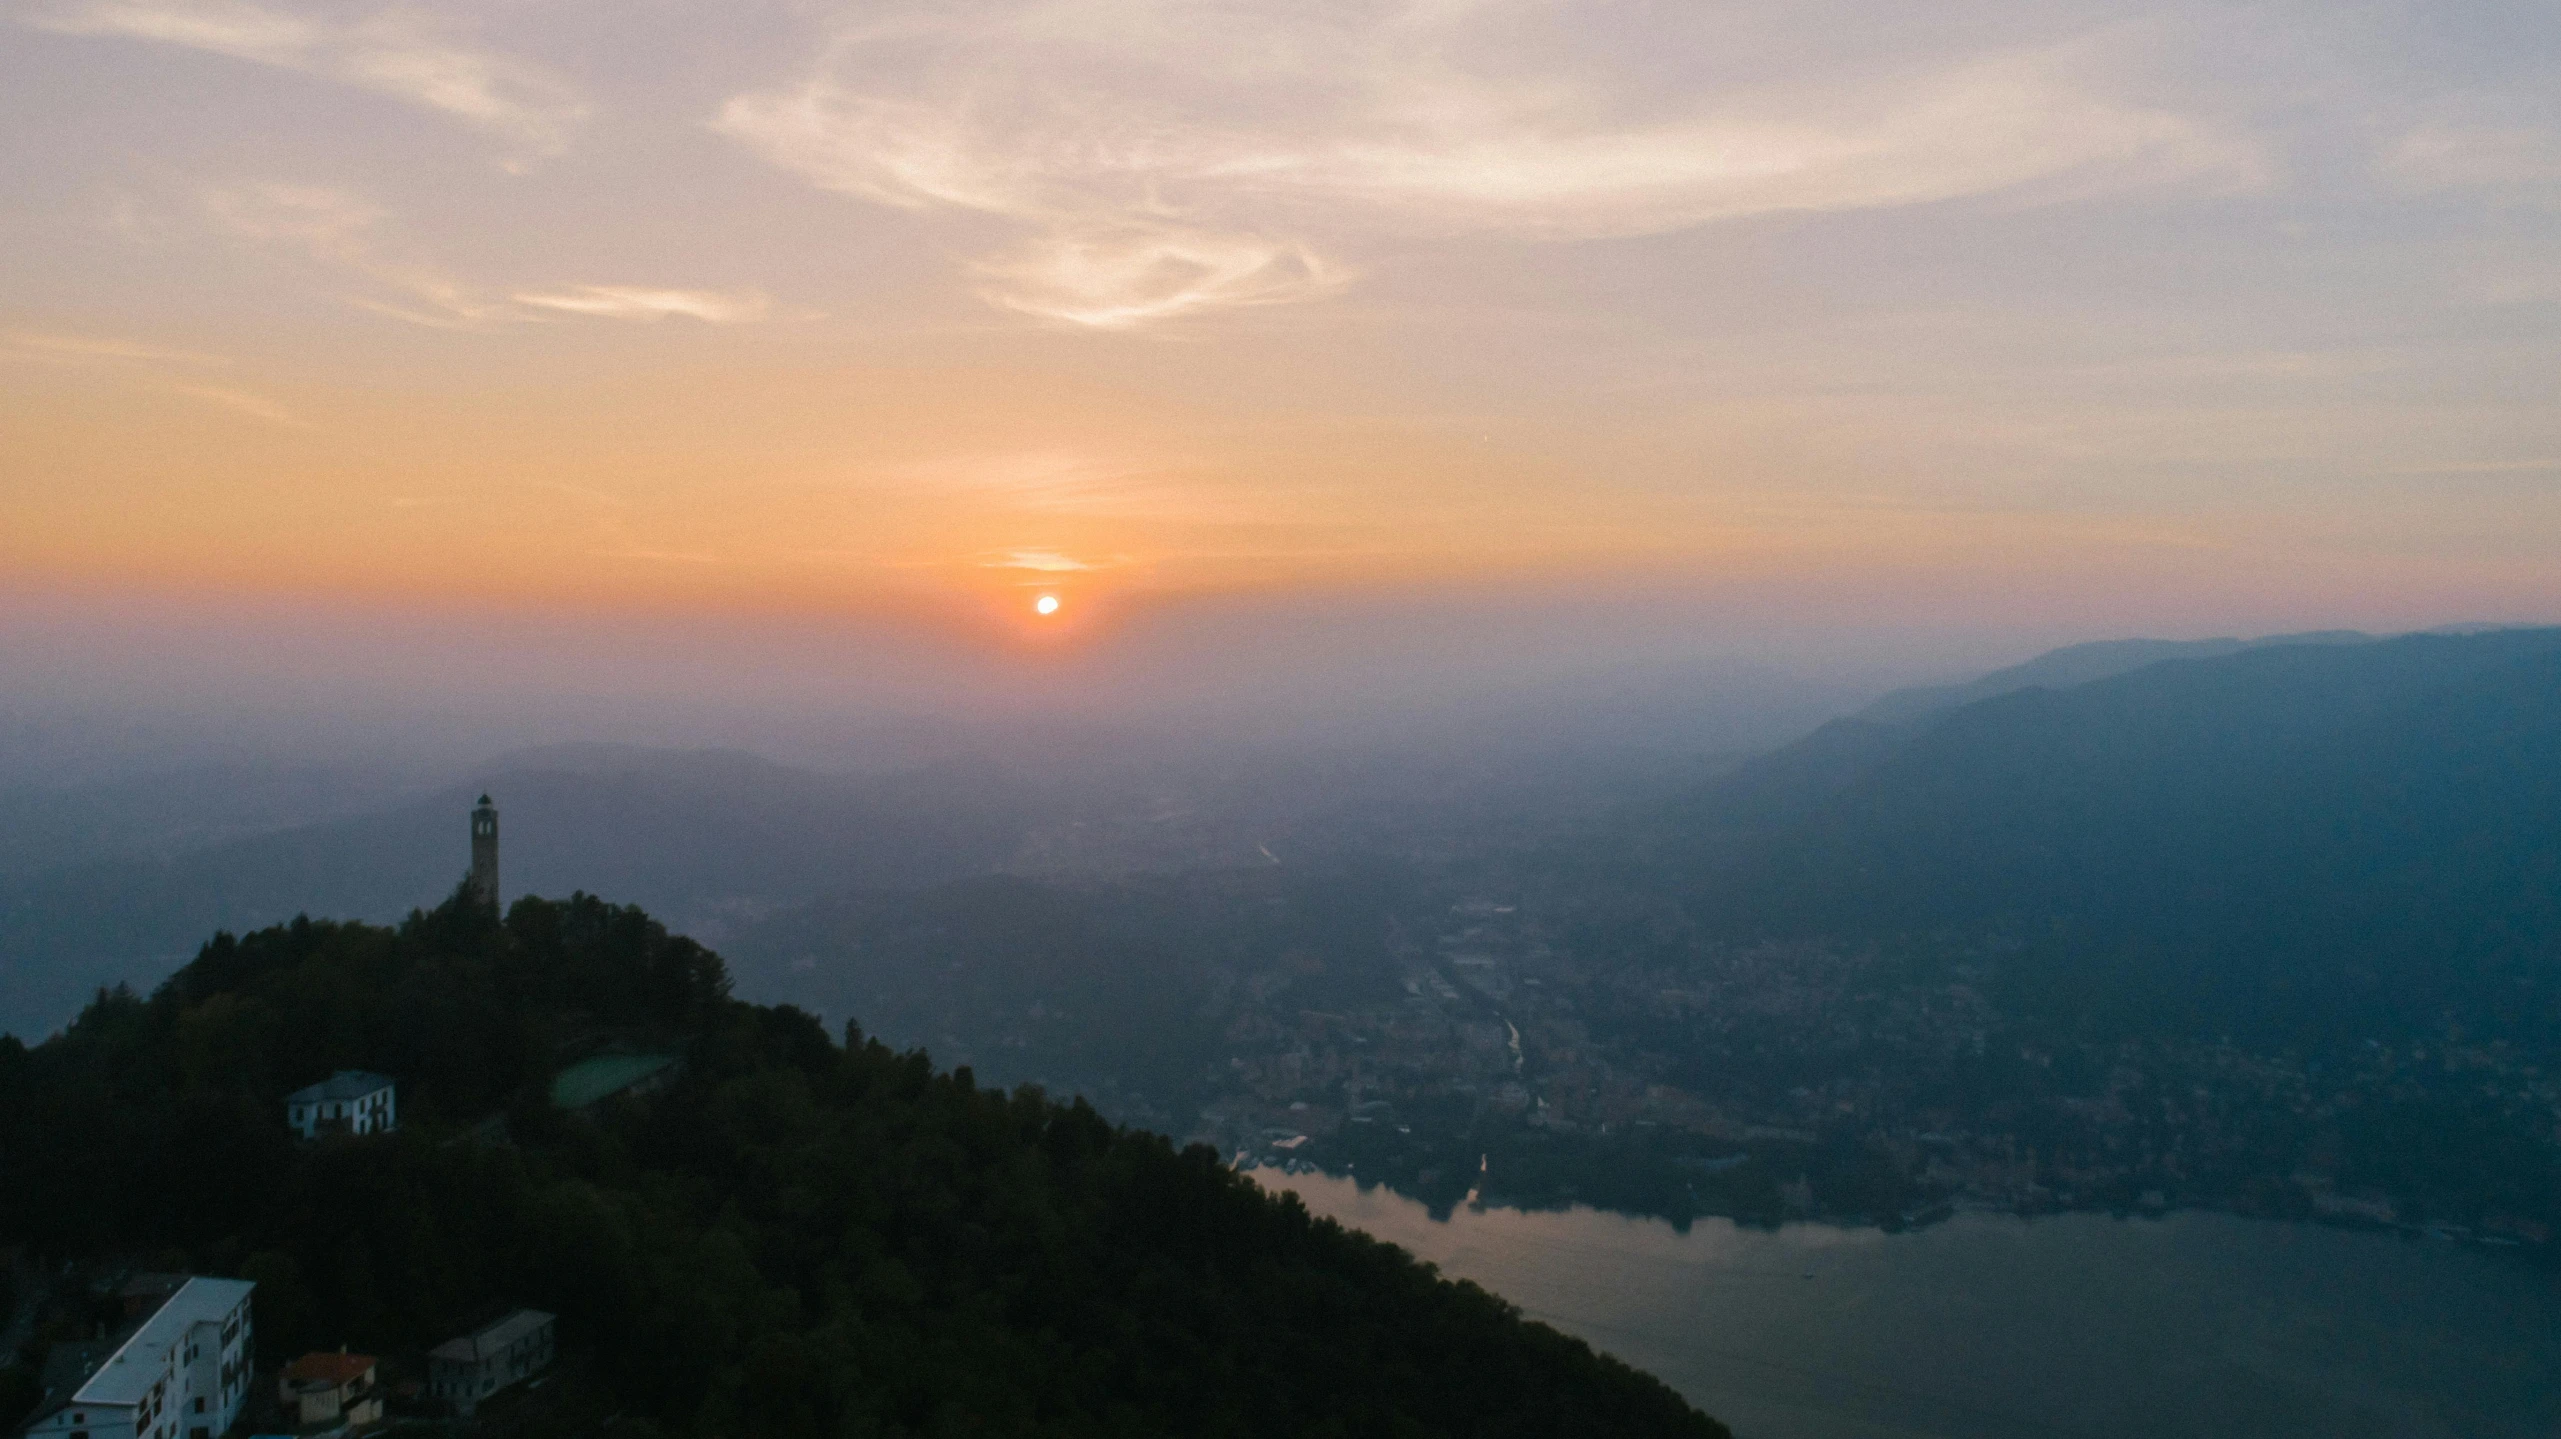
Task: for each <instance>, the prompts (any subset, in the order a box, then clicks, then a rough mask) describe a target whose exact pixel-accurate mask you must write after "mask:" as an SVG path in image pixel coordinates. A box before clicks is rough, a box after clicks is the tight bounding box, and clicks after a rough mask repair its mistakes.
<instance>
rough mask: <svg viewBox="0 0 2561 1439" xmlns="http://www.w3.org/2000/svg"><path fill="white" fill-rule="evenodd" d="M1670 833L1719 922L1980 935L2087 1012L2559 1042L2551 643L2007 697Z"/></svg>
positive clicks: (1712, 800)
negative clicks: (2461, 1032)
mask: <svg viewBox="0 0 2561 1439" xmlns="http://www.w3.org/2000/svg"><path fill="white" fill-rule="evenodd" d="M2325 638H2326V637H2325ZM1685 823H1687V824H1688V825H1689V826H1690V828H1689V830H1688V831H1687V833H1688V834H1689V835H1690V842H1691V843H1692V844H1693V845H1694V846H1695V848H1694V849H1693V850H1692V856H1693V868H1692V873H1693V877H1694V878H1696V879H1697V881H1698V884H1699V890H1698V903H1699V906H1700V910H1701V912H1702V913H1705V914H1709V915H1712V916H1714V917H1715V922H1716V923H1718V924H1720V925H1724V926H1727V927H1730V928H1740V929H1757V930H1762V931H1792V932H1808V931H1816V930H1820V931H1826V932H1831V933H1835V934H1840V933H1860V932H1865V933H1902V934H1919V933H1929V932H1950V933H1955V934H1959V935H1964V936H1968V937H1980V936H1984V935H1987V934H2004V935H2008V936H2010V937H2012V938H2013V939H2015V940H2017V941H2019V942H2020V943H2023V944H2026V945H2028V946H2029V947H2030V949H2031V952H2032V954H2033V956H2034V961H2033V964H2032V965H2028V966H2022V967H2021V968H2020V969H2019V970H2018V974H2019V975H2020V977H2022V978H2023V979H2024V980H2026V981H2027V989H2028V990H2030V991H2035V992H2036V993H2035V994H2033V995H2031V996H2030V997H2035V998H2038V999H2039V1002H2042V1003H2046V1004H2050V1005H2055V1006H2061V1007H2064V1008H2069V1009H2075V1010H2077V1011H2079V1012H2081V1013H2083V1014H2085V1015H2091V1016H2098V1017H2111V1018H2115V1019H2141V1020H2143V1021H2145V1022H2147V1023H2164V1024H2171V1025H2176V1026H2187V1027H2195V1028H2199V1029H2202V1031H2203V1032H2206V1033H2209V1034H2210V1033H2227V1034H2236V1035H2239V1034H2251V1035H2254V1036H2255V1037H2257V1038H2260V1039H2264V1040H2290V1039H2291V1038H2294V1037H2298V1036H2304V1035H2309V1034H2316V1033H2317V1034H2327V1035H2330V1036H2332V1037H2337V1036H2340V1035H2353V1034H2358V1033H2364V1034H2377V1033H2392V1032H2397V1031H2399V1030H2400V1029H2402V1028H2403V1027H2405V1026H2407V1025H2413V1024H2415V1025H2418V1026H2422V1027H2433V1026H2438V1025H2441V1024H2443V1023H2445V1022H2447V1021H2448V1019H2449V1018H2452V1019H2455V1020H2457V1021H2459V1022H2460V1023H2462V1024H2463V1025H2464V1026H2465V1027H2466V1028H2468V1029H2469V1030H2470V1031H2472V1032H2474V1033H2476V1034H2482V1035H2484V1036H2495V1035H2498V1034H2502V1033H2507V1034H2512V1035H2514V1036H2516V1037H2532V1038H2535V1039H2537V1040H2538V1041H2543V1042H2548V1041H2550V1040H2552V1039H2553V1038H2555V1037H2556V1036H2561V1009H2556V1005H2561V630H2549V629H2546V630H2520V631H2506V632H2498V633H2490V634H2479V635H2466V636H2444V635H2421V636H2410V637H2405V638H2402V639H2397V640H2390V641H2383V642H2377V643H2370V644H2343V643H2312V644H2302V645H2277V646H2269V647H2264V648H2255V649H2247V650H2243V651H2240V652H2238V653H2232V654H2228V655H2221V656H2215V657H2206V658H2197V659H2183V660H2174V661H2170V662H2167V663H2161V664H2155V665H2151V666H2148V667H2145V668H2142V669H2138V670H2135V671H2132V672H2130V673H2126V674H2121V675H2117V676H2114V677H2111V678H2106V679H2101V680H2097V681H2093V682H2090V683H2085V684H2079V685H2074V686H2071V687H2068V688H2060V689H2049V688H2029V689H2023V690H2019V691H2016V692H2014V693H2009V694H2004V695H2001V696H1998V697H1996V698H1992V699H1987V700H1983V701H1980V702H1977V703H1973V704H1968V705H1965V706H1962V707H1960V708H1957V709H1955V710H1952V711H1949V712H1947V713H1945V714H1942V715H1939V716H1937V717H1935V718H1932V719H1927V720H1924V721H1921V722H1919V723H1916V724H1909V725H1903V726H1896V727H1882V728H1875V729H1871V730H1869V731H1865V732H1861V733H1859V734H1855V735H1850V734H1844V733H1833V734H1830V735H1828V736H1823V737H1818V739H1817V740H1814V741H1809V742H1807V744H1805V745H1803V746H1800V747H1798V748H1797V749H1796V750H1794V751H1791V752H1784V753H1782V754H1780V755H1777V756H1773V757H1771V758H1770V759H1768V760H1766V761H1763V762H1761V763H1760V764H1758V765H1756V766H1754V767H1753V768H1752V769H1750V770H1749V771H1747V772H1746V773H1744V774H1741V775H1738V776H1736V777H1735V778H1734V779H1733V780H1731V781H1729V782H1727V783H1726V784H1725V785H1724V786H1723V787H1722V788H1720V789H1718V790H1715V791H1712V792H1709V793H1707V794H1705V795H1703V796H1701V797H1700V798H1699V799H1698V800H1697V801H1696V802H1695V803H1694V804H1693V805H1692V806H1691V808H1690V810H1689V811H1688V817H1687V819H1686V821H1685ZM1709 837H1712V838H1709Z"/></svg>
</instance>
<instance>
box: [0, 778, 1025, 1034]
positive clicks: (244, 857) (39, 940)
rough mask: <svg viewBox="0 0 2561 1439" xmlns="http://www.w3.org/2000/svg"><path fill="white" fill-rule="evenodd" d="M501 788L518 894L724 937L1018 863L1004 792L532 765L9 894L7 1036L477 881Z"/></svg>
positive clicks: (5, 924)
mask: <svg viewBox="0 0 2561 1439" xmlns="http://www.w3.org/2000/svg"><path fill="white" fill-rule="evenodd" d="M481 789H489V790H492V791H494V792H496V793H497V794H499V795H500V796H501V797H502V799H503V803H502V805H501V809H502V811H503V814H504V821H503V835H502V837H503V840H504V848H503V854H504V867H505V879H506V885H507V889H508V891H509V892H510V893H526V892H534V893H551V894H565V893H569V892H571V891H573V890H586V891H589V892H604V893H616V894H624V895H630V896H632V897H634V898H635V900H637V901H638V902H641V903H645V904H648V905H650V906H653V907H655V908H657V909H658V910H660V911H661V912H664V913H667V914H669V915H671V916H672V917H674V918H676V919H677V920H678V921H679V923H681V924H683V925H684V926H685V927H686V928H688V929H689V930H691V931H692V932H695V933H700V934H703V935H705V936H706V937H713V938H716V937H717V935H718V934H719V933H720V932H721V929H722V926H723V924H724V923H730V924H734V923H736V922H738V921H740V920H743V919H747V918H752V917H754V916H755V915H757V914H761V913H763V912H765V911H767V910H769V909H773V908H776V907H780V906H784V905H790V904H795V903H799V902H803V901H806V900H810V899H813V898H816V897H818V896H821V895H826V894H833V893H837V892H840V891H843V890H846V889H850V888H854V887H856V886H862V885H881V886H909V885H921V884H928V883H931V882H934V881H936V880H941V879H947V878H952V877H955V876H958V875H963V874H970V873H975V872H978V871H981V870H984V869H986V868H989V867H991V866H993V865H994V864H996V863H997V862H999V861H1000V860H1002V859H1003V858H1004V857H1005V856H1006V855H1007V854H1008V853H1010V852H1011V850H1012V848H1013V847H1014V845H1015V844H1016V843H1017V841H1018V838H1019V832H1020V824H1021V821H1020V818H1019V814H1018V811H1019V809H1020V805H1019V803H1018V802H1016V800H1015V799H1014V797H1013V794H1012V792H1011V791H1010V790H1009V789H1008V787H1007V783H1006V781H1005V780H1004V779H1003V778H1002V777H1001V776H988V775H984V774H980V773H977V772H974V771H965V770H960V771H951V772H943V771H925V772H918V773H915V774H907V775H897V776H888V777H877V778H855V777H844V776H830V775H821V774H815V773H811V772H809V771H805V770H796V769H791V768H788V767H785V766H781V765H776V764H771V763H768V762H766V761H764V760H761V759H757V758H755V757H754V756H751V755H745V754H739V753H735V752H726V751H716V750H715V751H697V752H691V753H667V752H658V751H637V750H629V749H624V748H621V747H617V746H606V745H579V746H562V747H556V748H550V749H543V750H533V751H526V752H523V753H520V754H517V755H513V756H510V757H507V758H506V759H504V760H501V761H498V762H496V763H493V764H491V765H489V766H487V767H485V768H484V769H483V770H482V772H481V773H480V774H479V775H477V776H475V778H474V781H473V782H472V783H471V784H467V785H455V786H451V787H448V788H444V789H440V790H437V791H434V792H432V793H429V794H426V795H423V796H420V797H417V798H413V799H410V800H407V801H405V802H402V803H400V804H397V805H394V806H392V807H389V808H386V809H382V810H378V811H375V812H372V813H368V814H362V815H355V816H348V817H343V818H338V819H332V820H329V821H326V822H322V823H317V824H306V825H298V826H294V827H291V828H285V829H279V830H273V831H270V832H266V833H261V834H253V835H248V836H245V837H240V838H233V839H227V840H223V841H220V842H218V843H213V844H209V845H205V846H202V847H199V848H195V849H189V850H183V851H181V852H179V853H176V854H173V855H161V854H148V853H146V854H139V855H133V854H128V855H122V856H117V857H111V858H103V859H91V860H88V861H86V862H82V863H75V864H72V865H69V866H64V867H57V868H53V869H49V870H39V871H37V872H35V873H32V874H23V875H20V876H17V877H13V878H10V879H7V880H0V1030H12V1031H16V1032H18V1033H21V1034H28V1035H41V1034H43V1033H45V1032H46V1031H48V1030H50V1029H51V1028H52V1027H54V1026H55V1025H57V1024H60V1023H62V1022H63V1021H64V1020H66V1019H68V1018H69V1017H70V1016H71V1014H72V1013H73V1012H75V1011H76V1010H77V1009H78V1008H79V1006H80V1005H81V1003H82V1002H83V1001H84V1000H85V999H86V998H87V997H88V996H89V994H90V993H91V991H93V990H94V989H95V988H97V987H98V986H99V985H102V984H109V983H114V982H117V981H120V980H122V981H130V982H133V983H135V984H137V985H140V986H147V985H149V984H151V983H153V982H155V981H156V980H157V978H158V977H159V976H161V975H164V974H166V973H168V972H169V971H170V970H172V969H174V968H176V967H177V965H178V964H179V963H180V962H182V961H183V960H184V958H185V957H186V955H187V953H189V952H190V951H191V949H192V947H193V946H194V945H195V944H196V943H197V942H198V941H200V940H201V938H202V937H203V935H204V934H206V933H208V932H210V931H213V930H217V929H227V930H231V931H234V932H239V931H244V930H249V929H255V928H258V927H260V926H263V925H267V924H272V923H276V922H278V921H281V920H284V919H289V918H291V917H292V916H293V915H295V914H299V913H305V912H314V913H333V914H343V915H350V916H356V917H361V918H365V919H373V920H388V919H393V918H397V917H398V916H400V915H401V914H404V913H406V912H407V911H409V910H411V909H413V908H416V907H417V906H419V905H421V904H425V903H430V902H432V901H434V900H435V899H437V898H438V897H440V896H441V895H442V894H443V893H444V892H445V890H446V889H447V888H448V887H449V886H450V884H451V882H452V881H453V880H454V879H455V878H458V877H459V876H460V874H461V873H462V868H463V865H464V858H465V857H464V853H463V846H462V833H463V832H462V827H461V819H460V816H461V815H463V813H464V812H465V811H466V810H467V809H468V808H469V806H470V804H471V801H472V799H473V798H474V797H475V795H476V794H477V793H478V792H479V791H480V790H481Z"/></svg>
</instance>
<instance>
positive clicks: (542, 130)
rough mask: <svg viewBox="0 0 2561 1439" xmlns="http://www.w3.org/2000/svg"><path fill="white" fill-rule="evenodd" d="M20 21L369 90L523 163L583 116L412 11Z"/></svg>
mask: <svg viewBox="0 0 2561 1439" xmlns="http://www.w3.org/2000/svg"><path fill="white" fill-rule="evenodd" d="M24 18H25V21H26V23H27V24H29V25H32V26H34V27H36V28H38V29H41V30H50V31H53V32H55V33H57V34H65V35H97V36H112V37H118V38H124V39H132V40H145V41H151V42H155V43H159V44H164V45H178V46H183V47H185V48H187V49H191V50H201V51H205V52H207V53H210V54H215V55H224V56H228V57H230V58H232V59H235V60H245V61H249V62H251V63H253V64H259V65H271V66H275V67H276V68H278V69H283V70H291V71H295V72H297V73H300V74H306V75H314V76H319V77H321V78H324V79H329V80H334V81H337V82H339V83H341V84H346V85H352V86H356V87H358V88H360V89H365V90H371V91H374V92H375V93H377V94H382V95H389V96H391V97H393V98H395V99H399V100H404V101H407V102H408V103H410V104H413V105H419V106H423V107H425V108H428V109H431V110H436V111H439V112H442V113H444V114H446V115H450V116H453V117H455V118H456V119H459V120H463V121H465V122H467V123H469V124H471V125H474V126H476V127H478V128H480V129H482V130H485V131H487V132H489V133H491V134H494V135H497V136H499V137H500V138H502V139H504V140H506V141H508V142H509V143H510V145H511V146H512V147H513V148H514V149H516V150H517V151H519V152H521V154H525V155H556V154H558V153H560V152H561V151H562V150H564V149H566V148H567V147H568V144H569V137H570V135H571V134H572V132H574V131H575V130H576V129H577V127H578V125H579V124H580V123H581V122H582V121H583V120H584V119H585V118H586V116H587V113H588V106H587V104H586V102H585V101H584V100H583V99H581V98H580V97H579V95H578V93H577V91H576V90H575V89H574V88H573V87H572V86H571V85H570V84H569V83H568V82H567V81H565V80H563V79H562V78H561V77H559V76H558V75H556V74H554V73H552V72H551V71H550V70H548V69H545V68H544V67H542V66H539V65H536V64H534V63H532V62H530V61H527V60H523V59H519V58H517V57H515V56H511V55H505V54H500V53H498V52H496V51H493V50H488V49H484V48H480V47H478V46H474V45H471V44H468V43H466V42H465V41H463V40H462V39H459V38H457V37H455V36H454V35H452V34H451V33H449V32H448V31H446V30H445V29H444V28H442V27H441V26H439V25H438V24H437V23H436V22H435V21H434V20H433V19H431V18H429V16H428V15H427V14H426V13H425V12H421V11H416V10H409V9H386V10H381V11H377V12H375V13H373V14H371V15H369V16H364V17H361V18H352V19H351V18H347V17H346V16H345V15H344V13H343V12H338V13H322V14H305V13H301V12H298V11H291V10H282V9H273V8H269V7H266V6H260V5H251V4H246V3H241V0H63V3H57V4H52V5H45V6H39V7H38V8H36V9H34V10H32V11H30V12H27V13H26V14H25V16H24Z"/></svg>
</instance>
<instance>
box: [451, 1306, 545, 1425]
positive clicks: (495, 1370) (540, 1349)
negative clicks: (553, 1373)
mask: <svg viewBox="0 0 2561 1439" xmlns="http://www.w3.org/2000/svg"><path fill="white" fill-rule="evenodd" d="M551 1351H552V1316H550V1315H548V1314H545V1313H543V1312H542V1311H541V1310H539V1309H519V1310H517V1311H516V1312H515V1313H513V1314H510V1315H508V1316H507V1317H506V1318H504V1319H501V1320H499V1321H498V1322H496V1323H495V1324H491V1325H488V1326H487V1327H485V1328H482V1329H479V1330H476V1331H474V1332H472V1333H470V1334H466V1335H464V1336H462V1337H461V1338H460V1339H448V1340H446V1341H445V1342H444V1343H442V1344H439V1345H437V1346H436V1347H435V1348H434V1349H432V1350H430V1351H428V1354H427V1392H428V1393H429V1394H432V1395H434V1396H435V1397H436V1398H438V1399H442V1400H444V1401H445V1402H446V1403H448V1404H451V1405H452V1406H453V1407H454V1411H455V1412H456V1413H458V1414H464V1415H468V1414H470V1413H471V1411H473V1410H474V1409H477V1408H479V1407H480V1401H481V1400H483V1399H486V1398H488V1397H489V1396H490V1395H492V1394H495V1393H497V1392H498V1391H499V1390H501V1389H504V1388H506V1387H507V1386H508V1385H510V1384H513V1383H515V1382H516V1381H517V1380H519V1379H525V1378H530V1377H531V1376H533V1375H536V1374H540V1373H541V1372H542V1371H544V1370H545V1369H548V1368H550V1367H551Z"/></svg>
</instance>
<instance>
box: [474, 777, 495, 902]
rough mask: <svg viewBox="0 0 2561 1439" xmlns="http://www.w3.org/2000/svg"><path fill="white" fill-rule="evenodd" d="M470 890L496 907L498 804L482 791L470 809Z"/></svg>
mask: <svg viewBox="0 0 2561 1439" xmlns="http://www.w3.org/2000/svg"><path fill="white" fill-rule="evenodd" d="M471 892H472V894H473V895H474V896H475V897H477V898H478V899H479V900H480V902H481V903H482V904H485V905H487V906H489V907H490V908H491V909H496V908H497V907H498V806H496V805H494V804H491V803H490V802H489V796H487V795H485V794H484V795H482V796H481V797H480V803H479V804H478V805H477V806H475V807H474V808H473V809H472V811H471Z"/></svg>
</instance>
